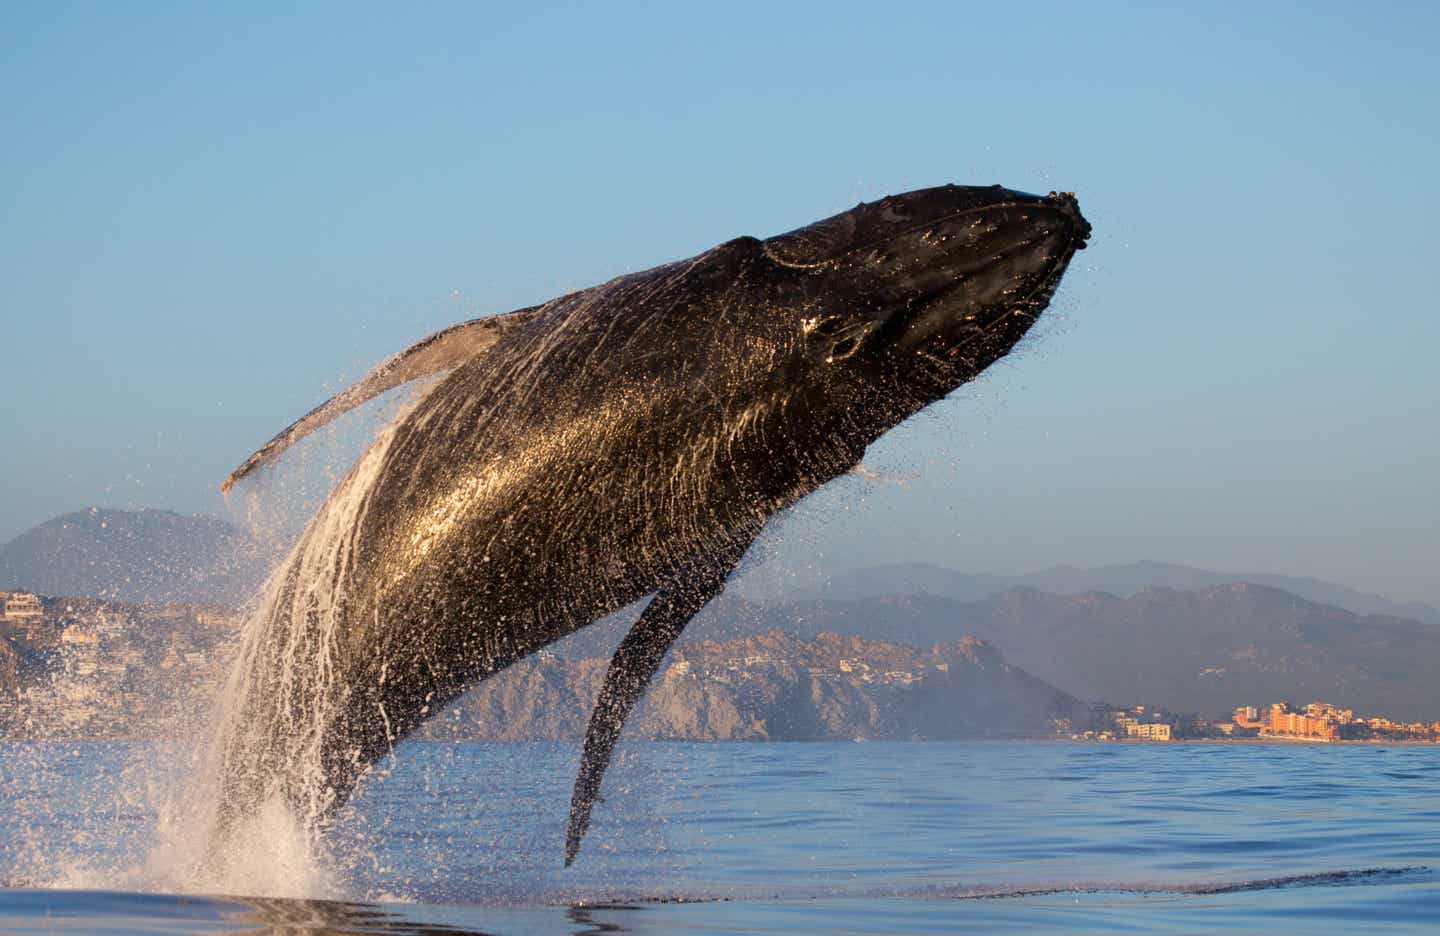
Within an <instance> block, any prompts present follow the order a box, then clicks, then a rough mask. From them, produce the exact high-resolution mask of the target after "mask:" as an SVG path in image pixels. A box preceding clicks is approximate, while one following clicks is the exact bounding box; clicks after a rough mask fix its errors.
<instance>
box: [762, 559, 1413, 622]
mask: <svg viewBox="0 0 1440 936" xmlns="http://www.w3.org/2000/svg"><path fill="white" fill-rule="evenodd" d="M764 573H765V570H764V569H759V570H756V573H755V574H754V576H753V578H754V582H755V588H756V589H757V590H756V591H755V592H754V593H755V594H756V595H757V596H763V597H765V598H768V599H775V598H781V599H784V600H795V601H798V600H802V599H812V598H825V599H829V600H832V601H855V600H859V599H863V598H875V597H881V596H885V595H935V596H938V597H942V598H955V599H958V600H960V601H982V600H984V599H986V598H990V597H991V596H994V595H998V594H1000V593H1001V592H1004V591H1009V590H1011V589H1015V588H1033V589H1035V590H1036V591H1042V592H1048V593H1050V594H1052V595H1076V594H1083V593H1085V592H1092V591H1098V592H1106V593H1108V594H1111V595H1118V596H1120V597H1122V598H1128V597H1131V596H1133V595H1135V594H1137V593H1138V592H1141V591H1143V590H1145V589H1147V588H1173V589H1176V590H1178V591H1196V590H1198V589H1202V588H1214V587H1215V586H1218V585H1229V584H1231V583H1233V582H1250V583H1253V584H1256V585H1265V586H1268V587H1270V588H1278V589H1280V590H1282V591H1286V592H1289V593H1291V594H1293V595H1297V596H1299V597H1301V598H1303V599H1305V600H1306V601H1310V602H1313V603H1315V604H1326V605H1334V606H1336V607H1338V608H1344V609H1345V610H1347V611H1353V612H1354V613H1356V614H1360V615H1366V614H1382V615H1390V616H1393V617H1403V618H1410V619H1412V620H1416V621H1420V622H1421V623H1423V624H1433V625H1435V626H1437V627H1440V610H1437V609H1435V608H1432V607H1430V606H1429V605H1427V604H1422V603H1419V602H1397V601H1391V600H1390V599H1388V598H1385V597H1383V596H1381V595H1373V594H1369V593H1367V592H1362V591H1357V590H1356V589H1353V588H1349V587H1347V586H1345V585H1339V584H1336V583H1334V582H1325V581H1322V580H1320V579H1314V578H1305V577H1301V576H1293V575H1272V574H1266V573H1261V572H1211V571H1209V570H1207V569H1196V568H1193V567H1191V566H1183V565H1176V564H1174V563H1170V562H1150V561H1145V562H1131V563H1126V564H1123V565H1109V566H1096V567H1080V566H1056V567H1054V568H1051V569H1045V570H1042V571H1040V572H1031V573H1028V574H1025V575H980V574H974V573H967V572H960V571H957V570H955V569H947V568H945V567H944V566H939V565H935V564H933V563H927V562H897V563H890V564H888V565H879V566H867V567H865V568H861V569H855V570H853V571H849V572H846V573H844V574H843V575H825V574H823V573H821V574H818V575H812V576H809V577H808V579H806V578H802V579H801V580H795V579H793V578H792V577H789V576H787V577H786V579H785V581H784V586H783V591H778V592H777V590H776V589H777V583H776V582H775V581H773V577H771V578H767V576H766V575H765V574H764ZM741 590H742V591H744V590H745V589H744V588H742V589H741ZM747 593H748V592H747Z"/></svg>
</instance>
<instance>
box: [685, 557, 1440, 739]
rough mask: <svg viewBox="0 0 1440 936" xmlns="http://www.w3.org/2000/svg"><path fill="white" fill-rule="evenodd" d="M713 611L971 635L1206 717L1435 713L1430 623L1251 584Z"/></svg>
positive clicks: (1438, 640)
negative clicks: (1282, 711)
mask: <svg viewBox="0 0 1440 936" xmlns="http://www.w3.org/2000/svg"><path fill="white" fill-rule="evenodd" d="M711 613H712V612H710V611H708V610H707V615H709V614H711ZM713 614H714V615H715V616H714V618H713V619H710V620H707V621H705V622H704V624H705V626H708V627H711V628H716V629H720V630H727V629H728V630H732V631H733V630H735V629H739V630H745V629H750V630H752V631H753V630H768V629H770V628H775V627H780V628H784V629H787V630H791V631H794V632H797V633H799V634H802V635H808V634H815V633H818V632H820V631H832V632H837V633H848V634H861V635H864V636H866V637H870V638H876V639H883V640H890V641H895V642H898V643H907V644H915V645H922V646H923V645H928V644H931V643H934V642H937V641H941V640H953V639H955V637H956V636H957V635H959V634H975V635H978V636H980V637H982V638H984V639H985V640H987V641H990V642H991V643H993V644H994V645H995V646H996V647H997V648H999V649H1000V650H1001V651H1003V652H1004V654H1005V656H1006V658H1007V659H1008V660H1010V661H1011V662H1012V663H1013V664H1014V665H1016V666H1020V667H1023V668H1024V669H1025V670H1026V671H1027V672H1029V673H1033V674H1034V675H1036V676H1037V677H1039V678H1041V679H1044V680H1045V681H1046V682H1049V683H1052V684H1053V685H1056V686H1059V687H1061V688H1063V689H1064V690H1066V691H1067V692H1072V693H1074V694H1075V695H1076V696H1079V697H1080V698H1082V699H1087V700H1098V699H1106V700H1109V701H1111V702H1120V703H1125V704H1134V703H1143V702H1150V703H1156V704H1163V705H1166V706H1168V707H1169V708H1171V709H1175V710H1179V711H1193V712H1197V713H1199V714H1202V715H1207V716H1211V717H1215V716H1219V715H1222V714H1224V713H1226V712H1228V711H1230V710H1231V709H1233V708H1234V707H1235V706H1236V705H1240V704H1261V703H1264V702H1267V701H1275V700H1280V699H1289V700H1290V701H1294V702H1299V703H1304V702H1310V701H1314V700H1317V699H1318V700H1324V701H1328V702H1333V703H1336V704H1338V705H1341V706H1344V707H1347V708H1354V709H1356V710H1357V711H1363V712H1367V713H1376V714H1385V715H1389V716H1392V717H1398V718H1404V719H1434V718H1435V717H1436V716H1437V714H1440V682H1437V681H1436V680H1435V678H1434V674H1435V673H1437V672H1440V628H1437V627H1434V626H1431V625H1427V624H1423V623H1421V622H1418V621H1413V620H1407V619H1405V618H1398V617H1391V616H1386V615H1364V616H1362V615H1358V614H1354V613H1352V612H1350V611H1346V610H1344V609H1341V608H1337V607H1334V606H1331V605H1323V604H1315V603H1313V602H1309V601H1305V600H1304V599H1302V598H1300V597H1298V596H1296V595H1293V594H1290V593H1288V592H1285V591H1281V590H1279V589H1275V588H1268V587H1264V586H1260V585H1253V584H1245V583H1235V584H1230V585H1224V586H1216V587H1211V588H1202V589H1197V590H1193V591H1175V590H1172V589H1166V588H1148V589H1143V590H1141V591H1140V592H1138V593H1136V594H1135V595H1133V596H1131V597H1129V598H1120V597H1116V596H1115V595H1110V594H1105V593H1102V592H1091V593H1087V594H1080V595H1052V594H1046V593H1043V592H1039V591H1035V590H1033V589H1011V590H1009V591H1006V592H1002V593H1001V594H998V595H995V596H992V597H990V598H987V599H984V600H981V601H970V602H967V601H959V600H955V599H949V598H942V597H937V596H934V595H908V596H893V595H892V596H884V597H875V598H867V599H860V600H856V601H839V602H836V601H807V602H791V603H787V604H766V605H757V604H746V603H743V602H733V601H732V602H728V603H727V604H726V605H724V606H721V607H717V608H715V609H714V611H713ZM700 626H701V622H697V625H696V627H697V629H698V628H699V627H700Z"/></svg>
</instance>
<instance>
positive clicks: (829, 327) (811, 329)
mask: <svg viewBox="0 0 1440 936" xmlns="http://www.w3.org/2000/svg"><path fill="white" fill-rule="evenodd" d="M844 328H845V323H844V320H842V318H840V315H827V317H824V318H806V320H805V333H806V334H814V336H818V337H821V338H829V337H834V336H837V334H840V333H841V331H842V330H844Z"/></svg>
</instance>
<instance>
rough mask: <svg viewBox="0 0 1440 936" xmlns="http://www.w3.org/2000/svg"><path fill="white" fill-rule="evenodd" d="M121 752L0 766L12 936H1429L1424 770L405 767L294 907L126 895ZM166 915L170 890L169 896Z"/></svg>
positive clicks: (1430, 825) (1228, 750)
mask: <svg viewBox="0 0 1440 936" xmlns="http://www.w3.org/2000/svg"><path fill="white" fill-rule="evenodd" d="M169 757H173V752H168V751H165V750H162V749H157V748H154V747H149V746H143V745H119V744H116V745H104V744H64V745H59V744H57V745H26V744H0V886H3V888H5V889H4V890H0V930H4V931H5V932H37V933H38V932H45V933H52V932H56V931H67V930H68V931H73V932H106V933H146V932H150V933H197V932H204V933H212V932H214V933H229V932H257V931H258V932H268V931H272V930H273V931H281V932H289V933H310V932H355V933H457V932H487V933H533V932H540V933H546V932H555V933H601V932H627V931H639V932H667V933H668V932H696V933H714V932H727V933H733V932H766V933H794V932H816V931H825V932H848V933H932V932H945V933H949V932H1036V931H1044V932H1058V933H1114V932H1125V931H1131V932H1147V933H1148V932H1160V933H1215V932H1224V933H1277V932H1281V933H1284V932H1306V933H1308V932H1323V933H1379V932H1383V933H1427V934H1428V933H1435V932H1437V931H1440V747H1382V746H1307V745H1293V746H1290V745H1233V746H1227V745H1164V744H1156V745H1109V746H1103V745H1080V744H1039V743H1037V744H1022V743H1012V744H1007V743H976V744H839V745H828V744H716V745H692V744H654V745H635V746H632V747H630V748H629V749H628V750H627V751H625V752H624V754H623V756H622V757H620V758H619V759H618V761H617V763H616V765H615V766H614V767H613V768H612V770H611V773H610V774H609V775H608V776H607V778H606V802H605V803H603V804H601V805H600V806H598V807H597V808H596V812H595V822H594V825H593V826H592V830H591V832H590V835H589V837H588V838H587V839H586V842H585V846H584V849H583V850H582V851H581V854H580V858H579V860H578V862H577V863H576V865H575V867H573V868H571V869H569V870H565V869H563V868H562V867H561V855H562V847H563V844H564V829H565V818H566V810H567V809H568V806H569V801H570V784H571V782H572V780H573V777H574V772H575V765H576V760H577V751H576V750H575V748H573V747H570V746H561V745H492V744H457V745H438V744H411V745H407V746H405V747H403V748H402V749H401V750H400V752H399V755H398V757H397V758H396V759H395V761H394V763H393V764H392V765H391V768H390V772H389V775H388V776H386V777H385V778H384V779H382V780H380V781H379V782H376V783H373V784H371V785H370V786H369V787H368V788H367V789H366V790H365V791H364V794H363V795H362V796H361V798H360V799H359V801H358V802H357V803H356V806H355V811H354V814H353V815H349V816H347V817H346V819H345V821H344V823H343V825H342V826H341V828H340V829H338V830H337V831H336V833H335V834H334V835H333V836H332V837H331V839H330V841H329V843H328V847H329V850H330V855H329V856H328V857H327V858H326V859H325V861H324V862H323V863H324V864H325V866H326V867H325V872H326V874H325V881H326V883H325V884H324V886H323V888H321V891H323V892H314V891H315V887H314V886H313V885H312V886H311V888H310V891H309V892H308V893H309V896H310V897H314V898H326V899H315V900H302V899H276V898H268V899H267V898H266V895H253V894H246V895H237V896H234V897H229V896H213V895H212V896H188V897H180V896H174V895H169V894H165V893H141V892H136V887H137V885H135V883H134V882H135V880H136V877H135V875H134V874H133V869H134V868H136V867H138V866H140V865H142V864H144V863H145V861H146V860H147V856H151V855H152V853H153V851H154V849H155V843H156V830H155V821H156V819H155V814H154V810H153V809H152V808H151V807H150V806H148V805H147V803H148V802H149V801H150V800H149V798H148V797H149V795H150V794H149V793H148V792H147V790H148V787H149V786H151V785H153V784H155V783H157V782H159V781H157V780H156V779H155V778H154V776H153V775H154V773H155V772H156V770H157V765H163V763H164V762H165V761H166V759H167V758H169ZM162 889H163V888H162Z"/></svg>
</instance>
